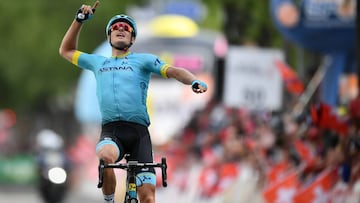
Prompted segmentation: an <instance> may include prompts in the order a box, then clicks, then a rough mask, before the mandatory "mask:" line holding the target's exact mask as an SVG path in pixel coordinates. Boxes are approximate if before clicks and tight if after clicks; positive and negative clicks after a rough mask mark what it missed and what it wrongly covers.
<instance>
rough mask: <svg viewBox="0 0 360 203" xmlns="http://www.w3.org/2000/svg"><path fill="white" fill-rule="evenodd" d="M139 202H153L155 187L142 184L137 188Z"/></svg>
mask: <svg viewBox="0 0 360 203" xmlns="http://www.w3.org/2000/svg"><path fill="white" fill-rule="evenodd" d="M138 191H139V198H140V202H147V203H148V202H150V203H152V202H155V186H153V185H151V184H144V185H142V186H140V187H139V188H138Z"/></svg>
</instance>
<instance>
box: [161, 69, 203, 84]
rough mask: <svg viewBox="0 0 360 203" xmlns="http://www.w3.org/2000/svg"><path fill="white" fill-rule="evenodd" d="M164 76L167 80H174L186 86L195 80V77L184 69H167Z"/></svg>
mask: <svg viewBox="0 0 360 203" xmlns="http://www.w3.org/2000/svg"><path fill="white" fill-rule="evenodd" d="M166 74H167V76H168V77H169V78H174V79H176V80H178V81H180V82H182V83H184V84H186V85H191V83H192V82H193V81H194V80H196V77H195V76H194V75H193V74H192V73H191V72H190V71H188V70H186V69H184V68H177V67H169V69H168V70H167V72H166Z"/></svg>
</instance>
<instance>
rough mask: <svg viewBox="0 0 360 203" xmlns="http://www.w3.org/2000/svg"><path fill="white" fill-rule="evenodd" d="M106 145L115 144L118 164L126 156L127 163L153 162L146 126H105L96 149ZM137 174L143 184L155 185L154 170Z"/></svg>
mask: <svg viewBox="0 0 360 203" xmlns="http://www.w3.org/2000/svg"><path fill="white" fill-rule="evenodd" d="M104 144H114V145H115V146H116V147H117V148H118V150H119V151H118V152H119V157H118V159H117V160H116V162H118V161H120V160H121V159H123V158H124V155H125V154H126V155H127V156H126V157H125V158H126V160H127V161H138V162H140V163H152V162H153V151H152V144H151V139H150V133H149V130H148V128H147V127H146V126H144V125H140V124H137V123H133V122H127V121H114V122H110V123H107V124H104V125H103V126H102V130H101V136H100V140H99V142H98V144H97V147H96V148H97V150H98V149H99V148H100V147H101V146H102V145H104ZM136 174H137V175H138V178H137V179H140V180H141V182H142V183H150V184H153V185H155V182H156V176H155V170H154V168H152V167H150V168H144V169H139V170H138V171H137V172H136ZM149 177H151V179H150V178H149ZM137 182H138V184H137V185H140V183H139V180H137Z"/></svg>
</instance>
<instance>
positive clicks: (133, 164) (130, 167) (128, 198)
mask: <svg viewBox="0 0 360 203" xmlns="http://www.w3.org/2000/svg"><path fill="white" fill-rule="evenodd" d="M148 167H154V168H156V167H157V168H161V176H162V185H163V187H167V174H166V169H167V164H166V158H165V157H162V158H161V163H139V162H138V161H128V162H127V163H115V164H105V162H104V160H100V164H99V167H98V171H99V182H98V185H97V187H98V188H101V187H102V185H103V173H104V169H105V168H120V169H124V170H126V171H127V177H126V192H125V200H124V203H138V198H137V186H136V178H137V177H136V170H137V169H142V168H148Z"/></svg>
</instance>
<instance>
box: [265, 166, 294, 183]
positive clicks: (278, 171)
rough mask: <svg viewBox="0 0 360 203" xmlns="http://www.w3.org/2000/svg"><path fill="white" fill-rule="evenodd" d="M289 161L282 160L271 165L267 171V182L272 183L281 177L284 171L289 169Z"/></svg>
mask: <svg viewBox="0 0 360 203" xmlns="http://www.w3.org/2000/svg"><path fill="white" fill-rule="evenodd" d="M289 165H290V164H289V162H287V161H282V162H280V163H277V164H276V165H274V166H272V167H271V168H270V170H269V171H268V172H267V182H268V183H274V182H277V181H278V180H280V179H281V178H283V176H284V174H285V171H286V170H287V169H289Z"/></svg>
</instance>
